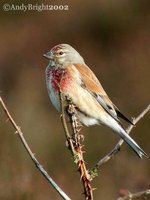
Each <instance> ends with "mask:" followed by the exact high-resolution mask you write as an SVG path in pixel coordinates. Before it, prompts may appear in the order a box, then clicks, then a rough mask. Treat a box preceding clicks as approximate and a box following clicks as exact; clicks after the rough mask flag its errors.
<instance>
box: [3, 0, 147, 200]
mask: <svg viewBox="0 0 150 200" xmlns="http://www.w3.org/2000/svg"><path fill="white" fill-rule="evenodd" d="M4 3H10V5H11V4H12V3H13V4H14V5H17V4H19V5H20V4H21V3H19V1H15V0H14V1H1V12H0V44H1V48H0V92H1V96H2V97H3V99H4V101H5V103H6V105H7V106H8V109H9V111H10V113H11V114H12V116H13V117H14V119H15V121H16V122H17V124H18V125H19V126H20V127H21V128H22V131H23V132H24V136H25V138H26V139H27V141H28V143H29V145H30V147H31V149H32V151H33V152H34V153H35V154H36V157H37V158H38V159H39V161H40V162H41V164H42V165H43V166H44V168H45V169H46V170H47V171H48V173H49V174H50V175H51V176H52V178H53V179H54V180H55V181H56V182H57V184H58V185H59V186H60V187H61V188H62V189H63V190H64V191H65V192H66V193H67V194H68V195H69V197H70V198H71V199H73V200H81V199H84V196H83V195H82V194H81V193H82V191H83V190H82V183H81V182H80V176H79V174H78V172H77V168H76V166H75V164H74V163H73V159H72V158H71V155H70V152H69V151H68V150H67V148H66V147H65V136H64V132H63V129H62V125H61V122H60V114H59V113H58V112H57V111H56V110H55V109H54V108H53V107H52V105H51V103H50V100H49V97H48V94H47V90H46V85H45V67H46V66H47V64H48V60H46V59H44V58H43V56H42V55H43V54H44V53H46V52H47V51H48V50H50V49H51V48H52V47H53V46H54V45H56V44H59V43H68V44H70V45H72V46H73V47H74V48H75V49H76V50H77V51H79V52H80V54H81V55H82V56H83V57H84V59H85V62H86V63H87V65H88V66H90V67H91V68H92V70H93V71H94V72H95V74H96V75H97V77H98V78H99V80H100V81H101V83H102V85H103V87H104V88H105V90H106V91H107V93H108V95H109V96H110V98H111V99H112V101H113V102H114V103H115V104H116V105H117V106H118V107H119V108H120V110H121V111H122V112H123V113H124V114H126V115H127V116H128V117H130V118H131V117H136V116H137V115H138V114H139V113H140V112H141V111H142V110H143V109H144V108H145V107H146V105H148V103H149V100H150V12H149V11H150V10H149V6H150V2H149V1H146V0H144V1H140V0H132V1H131V0H122V1H119V0H116V1H111V0H108V1H105V0H97V1H90V0H87V1H86V2H84V3H81V1H79V0H76V1H74V2H72V1H69V0H65V1H64V0H59V1H58V0H55V1H51V2H50V1H46V0H42V1H38V0H37V1H36V3H37V4H38V5H41V4H42V3H43V4H45V5H46V4H47V5H50V4H52V5H68V6H69V10H68V11H42V12H38V11H26V12H23V11H8V12H6V11H4V10H3V4H4ZM22 3H25V4H27V1H22ZM30 3H31V4H33V5H35V1H30ZM6 121H7V118H6V116H5V114H4V112H3V110H2V108H0V199H3V200H9V199H11V200H12V199H15V200H41V199H43V200H48V199H52V200H59V199H61V198H60V197H59V195H58V194H57V193H56V192H55V190H54V189H53V188H52V187H51V186H49V184H48V183H47V182H46V180H45V179H44V178H43V177H42V176H41V174H40V173H39V172H38V171H37V169H36V168H35V166H34V164H33V163H32V161H31V159H30V158H29V156H28V155H27V153H26V151H25V149H24V147H23V146H22V144H21V143H20V141H19V139H18V138H17V136H16V135H15V134H14V132H15V131H14V129H13V127H12V125H10V123H9V122H6ZM125 126H126V124H125ZM82 133H83V134H84V136H85V141H84V145H85V147H84V149H85V151H86V153H85V160H86V162H87V165H88V167H89V168H90V167H92V166H93V165H94V164H95V163H96V161H98V160H99V159H100V158H102V157H103V156H104V155H105V154H107V153H108V152H109V151H110V150H111V148H113V147H114V145H115V144H116V142H117V141H118V139H119V138H118V137H117V136H116V135H115V134H113V133H112V131H111V130H109V129H107V128H105V127H100V126H93V127H89V128H84V129H83V132H82ZM149 133H150V115H149V114H147V115H146V116H145V117H144V118H143V119H142V120H141V121H140V122H139V123H138V124H137V125H136V127H135V128H134V130H133V131H132V133H131V135H132V137H133V138H134V139H135V140H136V141H137V142H138V144H139V145H140V146H141V147H142V148H143V149H144V150H145V152H147V153H148V154H149V155H150V142H149V141H150V134H149ZM149 180H150V159H145V158H144V159H143V160H140V159H139V158H138V157H137V156H136V155H135V154H134V152H132V150H131V149H130V148H129V147H128V146H127V145H126V144H124V145H123V147H122V149H121V152H120V153H119V154H118V155H117V156H116V157H115V158H114V159H113V160H111V161H110V162H108V163H107V164H106V165H104V166H103V167H102V168H101V170H100V173H99V176H98V177H97V178H96V179H95V180H94V181H93V182H92V186H93V187H95V188H97V189H96V190H95V191H94V197H95V199H96V200H98V199H106V200H112V199H116V198H117V197H118V196H119V192H120V190H122V189H123V190H129V191H130V192H136V191H140V190H144V189H146V188H148V187H149V184H150V181H149Z"/></svg>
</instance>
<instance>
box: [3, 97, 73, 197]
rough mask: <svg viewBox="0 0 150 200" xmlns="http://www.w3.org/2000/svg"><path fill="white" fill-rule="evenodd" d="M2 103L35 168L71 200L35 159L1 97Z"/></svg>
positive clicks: (62, 194) (61, 194)
mask: <svg viewBox="0 0 150 200" xmlns="http://www.w3.org/2000/svg"><path fill="white" fill-rule="evenodd" d="M0 103H1V105H2V107H3V109H4V111H5V113H6V115H7V117H8V119H9V120H10V123H11V124H12V125H13V127H14V129H15V130H16V132H15V133H16V134H18V136H19V139H20V140H21V142H22V144H23V146H24V147H25V149H26V151H27V153H28V154H29V156H30V158H31V159H32V161H33V162H34V164H35V166H36V167H37V169H38V170H39V171H40V172H41V174H42V175H43V176H44V177H45V178H46V180H47V181H48V182H49V183H50V184H51V185H52V187H53V188H54V189H55V190H56V191H57V192H58V193H59V195H60V196H61V197H62V198H63V199H64V200H71V199H70V198H69V197H68V196H67V195H66V194H65V193H64V192H63V191H62V189H61V188H60V187H59V186H58V185H57V184H56V183H55V182H54V180H53V179H52V178H51V177H50V176H49V175H48V173H47V172H46V171H45V170H44V168H43V167H42V165H41V164H40V163H39V161H38V160H37V159H36V158H35V156H34V154H33V153H32V151H31V149H30V147H29V145H28V144H27V142H26V140H25V138H24V136H23V132H22V131H21V128H20V127H19V126H18V125H17V124H16V123H15V121H14V119H13V118H12V116H11V115H10V113H9V111H8V109H7V107H6V105H5V103H4V101H3V100H2V98H1V96H0Z"/></svg>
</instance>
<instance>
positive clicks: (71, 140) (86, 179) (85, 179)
mask: <svg viewBox="0 0 150 200" xmlns="http://www.w3.org/2000/svg"><path fill="white" fill-rule="evenodd" d="M59 88H60V86H59ZM59 98H60V106H61V113H62V114H61V120H62V125H63V128H64V131H65V136H66V140H67V142H68V149H69V150H70V151H71V153H72V155H73V157H74V162H75V163H76V164H77V166H78V171H79V172H80V175H81V180H82V183H83V188H84V195H85V199H86V200H93V189H92V187H91V185H90V181H91V178H90V175H89V173H88V170H87V169H86V165H85V162H84V158H83V151H82V145H81V141H80V140H81V136H80V135H79V129H78V122H77V120H76V109H75V107H74V105H73V104H72V103H71V102H70V100H69V99H67V98H66V99H65V100H66V101H65V102H66V103H67V105H64V100H63V96H62V91H61V88H60V91H59ZM65 106H66V109H67V113H68V114H69V115H68V116H69V117H70V121H71V127H72V131H73V134H72V135H70V133H69V130H68V126H67V122H66V115H65V111H64V110H65Z"/></svg>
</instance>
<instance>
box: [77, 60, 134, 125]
mask: <svg viewBox="0 0 150 200" xmlns="http://www.w3.org/2000/svg"><path fill="white" fill-rule="evenodd" d="M74 66H75V67H76V69H77V70H78V71H79V72H80V74H81V77H82V81H83V83H84V85H83V87H85V88H86V89H87V90H88V91H89V92H90V93H92V95H94V96H95V98H96V99H97V101H98V102H99V103H100V105H101V106H102V107H103V108H104V109H105V110H106V112H108V113H109V114H110V115H111V116H112V117H113V118H114V119H115V120H117V121H119V119H118V118H117V115H118V117H121V118H122V119H124V120H125V121H127V122H128V123H131V124H133V123H132V122H131V121H130V120H129V119H128V118H127V117H125V116H124V115H123V114H122V113H121V112H120V110H119V109H118V108H117V107H116V106H115V105H114V104H113V103H112V101H111V100H110V99H109V97H108V96H107V94H106V92H105V91H104V89H103V87H102V85H101V84H100V82H99V80H98V79H97V77H96V76H95V74H94V73H93V72H92V71H91V69H90V68H89V67H88V66H87V65H81V64H74Z"/></svg>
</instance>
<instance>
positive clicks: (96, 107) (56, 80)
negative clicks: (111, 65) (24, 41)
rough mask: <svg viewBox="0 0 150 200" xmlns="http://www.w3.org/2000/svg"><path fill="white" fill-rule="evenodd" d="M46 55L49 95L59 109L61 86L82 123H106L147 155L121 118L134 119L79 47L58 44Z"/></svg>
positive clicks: (63, 93) (140, 154)
mask: <svg viewBox="0 0 150 200" xmlns="http://www.w3.org/2000/svg"><path fill="white" fill-rule="evenodd" d="M43 56H44V57H45V58H47V59H48V60H49V64H48V66H47V67H46V70H45V74H46V85H47V90H48V95H49V97H50V100H51V103H52V104H53V106H54V107H55V108H56V109H57V110H58V111H59V112H60V110H61V106H60V98H59V92H60V90H61V93H62V95H63V97H64V98H65V97H69V99H71V102H72V103H73V105H74V106H75V108H76V110H77V113H76V116H77V119H78V120H79V122H80V123H81V124H82V125H84V126H92V125H105V126H106V127H109V128H110V129H112V130H113V132H115V133H117V134H118V135H119V136H120V137H121V138H122V139H123V140H124V141H125V142H126V143H127V144H128V145H129V146H130V147H131V148H132V149H133V151H134V152H135V153H136V154H137V155H138V156H139V157H140V158H143V156H145V157H148V155H147V154H146V153H145V152H144V151H143V150H142V149H141V148H140V146H139V145H138V144H137V143H136V142H135V141H134V140H133V139H132V138H131V137H130V136H129V135H128V134H127V132H126V130H125V128H124V127H123V125H122V124H121V122H120V118H122V119H124V120H125V121H126V122H128V123H130V124H132V125H133V123H132V122H131V120H129V119H128V118H127V117H126V116H125V115H124V114H122V113H121V111H120V110H119V109H118V108H117V107H116V106H115V105H114V104H113V102H112V101H111V100H110V98H109V97H108V95H107V93H106V92H105V90H104V89H103V87H102V85H101V83H100V82H99V80H98V78H97V77H96V75H95V74H94V73H93V71H92V70H91V69H90V68H89V67H88V66H87V65H86V64H85V61H84V59H83V57H82V56H81V55H80V54H79V53H78V51H76V50H75V49H74V48H73V47H72V46H71V45H69V44H58V45H55V46H54V47H53V48H52V49H51V50H50V51H48V52H47V53H45V54H43Z"/></svg>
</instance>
